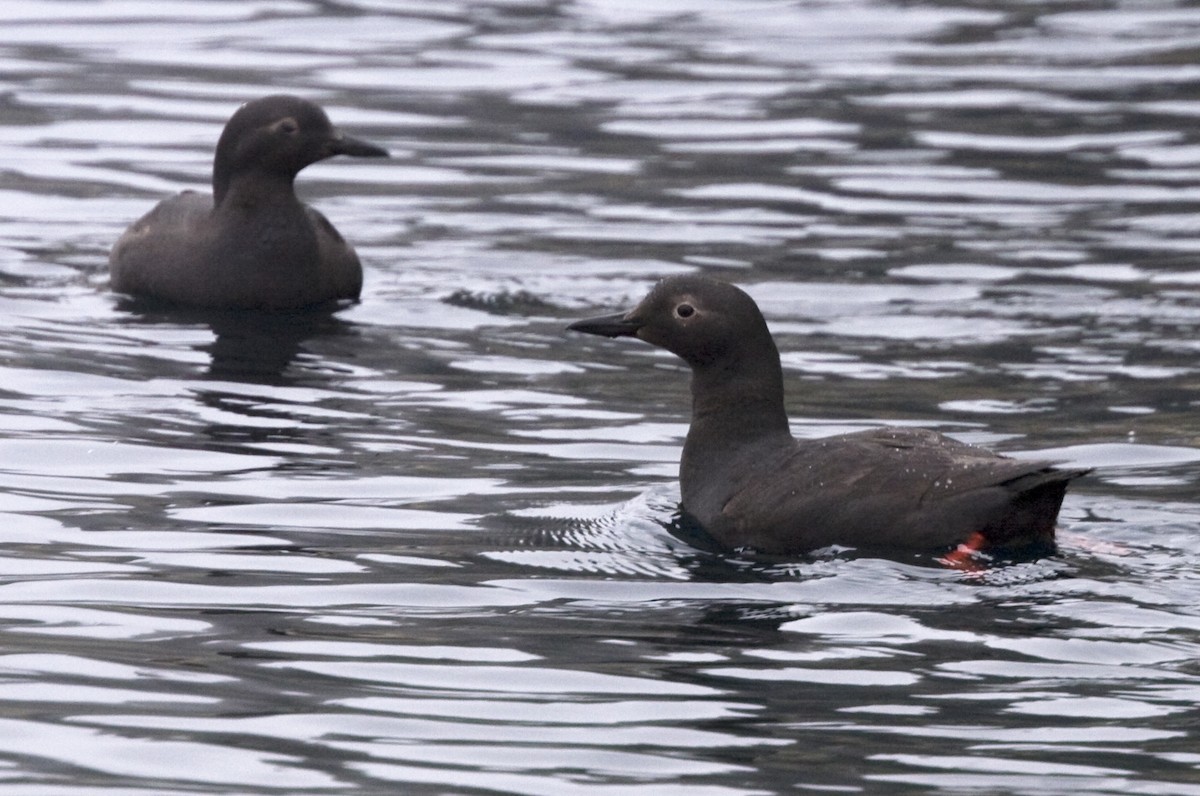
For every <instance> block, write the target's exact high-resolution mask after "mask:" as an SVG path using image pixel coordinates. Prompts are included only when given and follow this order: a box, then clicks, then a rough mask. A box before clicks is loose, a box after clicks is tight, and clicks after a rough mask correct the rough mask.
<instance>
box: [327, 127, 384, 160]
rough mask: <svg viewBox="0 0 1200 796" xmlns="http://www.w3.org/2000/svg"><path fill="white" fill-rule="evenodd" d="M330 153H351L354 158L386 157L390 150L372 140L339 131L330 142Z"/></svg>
mask: <svg viewBox="0 0 1200 796" xmlns="http://www.w3.org/2000/svg"><path fill="white" fill-rule="evenodd" d="M329 155H330V156H331V157H332V156H333V155H349V156H350V157H353V158H386V157H387V156H388V151H387V150H386V149H384V148H383V147H381V146H376V145H375V144H372V143H371V142H370V141H364V140H362V139H361V138H351V137H350V136H348V135H346V134H344V133H341V132H338V133H337V134H336V135H335V136H334V137H333V140H331V141H330V142H329Z"/></svg>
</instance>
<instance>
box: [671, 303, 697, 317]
mask: <svg viewBox="0 0 1200 796" xmlns="http://www.w3.org/2000/svg"><path fill="white" fill-rule="evenodd" d="M675 314H676V315H678V316H679V317H680V318H690V317H692V316H693V315H695V314H696V308H695V307H693V306H692V305H691V304H680V305H679V306H678V307H676V308H675Z"/></svg>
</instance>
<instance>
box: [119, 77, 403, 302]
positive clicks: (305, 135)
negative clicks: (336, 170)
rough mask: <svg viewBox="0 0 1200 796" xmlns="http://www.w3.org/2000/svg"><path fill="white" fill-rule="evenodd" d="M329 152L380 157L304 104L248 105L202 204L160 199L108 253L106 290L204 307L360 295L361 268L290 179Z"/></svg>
mask: <svg viewBox="0 0 1200 796" xmlns="http://www.w3.org/2000/svg"><path fill="white" fill-rule="evenodd" d="M334 155H352V156H355V157H385V156H387V150H385V149H383V148H381V147H378V146H376V145H374V144H371V143H368V142H366V141H361V140H358V139H355V138H351V137H349V136H347V135H344V134H343V133H342V132H341V131H339V130H338V129H337V128H336V127H334V126H333V125H332V124H331V123H330V121H329V117H328V116H326V115H325V112H324V111H323V110H321V108H320V107H319V106H317V105H315V104H313V103H312V102H309V101H307V100H304V99H301V98H299V97H292V96H287V95H273V96H269V97H263V98H262V99H258V100H254V101H253V102H248V103H246V104H245V105H243V106H242V107H240V108H238V110H237V112H236V113H234V114H233V117H232V118H230V120H229V122H228V124H226V125H225V130H224V131H223V132H222V133H221V138H220V140H219V141H218V142H217V152H216V157H215V158H214V160H213V177H212V185H213V193H212V196H208V195H207V194H202V193H198V192H196V191H184V192H183V193H181V194H178V195H176V196H173V197H171V198H170V199H166V200H164V201H162V202H160V203H159V204H158V205H157V206H156V207H155V208H154V209H152V210H151V211H150V212H149V213H147V214H146V215H145V216H143V217H142V218H141V219H139V220H138V221H136V222H134V224H133V225H132V226H130V227H129V229H127V230H126V231H125V233H124V234H123V235H121V238H120V239H119V240H118V241H117V243H116V245H115V246H113V249H112V252H111V253H110V255H109V271H110V273H111V277H112V279H111V286H112V289H113V290H114V291H115V292H118V293H127V294H130V295H133V296H138V297H142V298H149V299H155V300H159V301H163V302H167V303H170V304H177V305H182V306H188V307H200V308H212V309H268V310H285V309H295V308H300V307H308V306H312V305H317V304H322V303H325V302H330V301H334V300H337V299H355V298H358V294H359V291H360V290H361V288H362V266H361V265H360V264H359V261H358V255H357V254H355V252H354V248H353V247H352V246H351V245H350V244H349V243H347V242H346V241H345V240H344V239H343V238H342V236H341V235H340V234H338V231H337V230H336V229H334V227H333V225H332V224H330V223H329V220H328V219H326V218H325V216H323V215H321V214H320V213H319V212H317V211H316V210H314V209H313V208H311V207H309V206H308V205H306V204H304V203H302V202H301V201H300V200H299V199H297V198H296V193H295V190H294V186H293V183H294V181H295V178H296V174H297V173H298V172H299V171H300V170H301V169H303V168H304V167H305V166H308V165H310V164H312V163H316V162H317V161H319V160H324V159H325V158H328V157H332V156H334Z"/></svg>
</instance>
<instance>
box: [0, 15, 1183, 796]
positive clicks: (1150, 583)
mask: <svg viewBox="0 0 1200 796" xmlns="http://www.w3.org/2000/svg"><path fill="white" fill-rule="evenodd" d="M1198 54H1200V8H1198V7H1196V6H1194V5H1191V4H1187V3H1170V2H1155V1H1153V0H1148V1H1147V2H1129V3H1120V2H1106V3H1101V2H1088V1H1086V0H1084V1H1081V2H1032V1H1031V2H1011V3H999V2H975V3H967V2H960V3H954V2H923V3H921V2H914V3H907V2H906V3H889V2H883V0H862V1H861V2H858V1H856V0H847V1H846V2H834V3H820V2H778V1H776V0H665V1H661V0H655V2H642V1H641V0H574V1H564V2H525V1H524V0H499V1H497V2H491V3H474V2H458V3H455V2H447V1H446V0H438V2H428V1H427V0H411V2H384V1H383V0H348V2H337V3H334V2H329V3H324V2H303V1H301V0H248V1H247V0H236V2H234V0H215V1H213V2H203V3H201V2H192V3H188V2H174V3H172V2H170V1H169V0H153V2H149V1H147V2H141V1H140V0H128V1H123V0H112V1H111V2H91V1H90V0H56V2H52V3H47V2H6V3H4V4H2V5H0V380H2V381H0V496H2V497H0V622H2V624H0V627H2V629H3V634H2V635H0V792H3V793H4V794H5V795H6V796H8V795H9V794H17V796H28V795H31V794H66V793H69V794H89V795H90V794H114V795H115V794H121V795H122V796H126V795H127V794H217V793H222V794H225V793H228V794H234V793H236V794H278V793H287V794H325V793H356V794H376V793H378V794H391V793H415V794H489V793H503V794H539V795H540V794H564V793H571V794H574V793H581V794H605V795H606V796H608V795H609V794H639V795H640V794H668V795H669V794H685V793H686V794H688V796H742V795H745V796H749V795H750V794H783V793H798V792H819V793H828V792H832V793H947V794H950V793H953V794H963V793H967V794H1059V793H1063V794H1065V793H1123V794H1128V793H1139V794H1200V743H1198V739H1200V715H1198V709H1197V703H1198V702H1200V663H1198V660H1200V659H1198V652H1200V605H1198V603H1200V600H1198V597H1197V596H1198V594H1200V555H1198V554H1197V552H1196V551H1197V547H1198V541H1200V539H1198V537H1200V498H1198V496H1197V489H1196V484H1197V482H1198V481H1200V440H1198V438H1197V431H1196V426H1195V422H1194V421H1195V417H1196V410H1197V402H1198V401H1200V368H1198V367H1197V358H1198V355H1200V342H1198V340H1200V337H1198V335H1197V330H1198V328H1200V292H1198V288H1200V232H1198V229H1200V132H1197V122H1198V120H1200V61H1198ZM277 91H289V92H294V93H299V94H302V95H304V96H306V97H309V98H312V99H314V100H317V101H319V102H321V103H322V104H323V105H324V106H325V107H326V108H327V110H328V112H329V114H330V116H331V117H332V118H333V120H334V121H335V122H336V123H338V124H340V125H341V126H343V127H344V128H346V129H347V130H348V131H349V132H351V133H352V134H354V135H359V136H362V137H365V138H369V139H372V140H375V141H378V142H379V143H381V144H383V145H386V146H387V147H388V148H389V149H390V150H391V151H392V153H393V157H392V158H391V159H390V160H387V161H369V162H368V161H351V160H346V159H342V160H335V161H329V162H326V163H322V164H319V165H317V166H314V167H312V168H310V169H308V170H307V171H306V172H304V174H302V175H301V179H300V181H299V188H300V191H301V193H302V194H303V196H304V197H305V198H306V199H307V200H309V201H311V202H313V203H314V204H316V205H317V206H318V207H319V208H320V209H322V210H323V211H324V212H325V213H326V214H327V215H328V216H329V217H330V218H331V219H332V220H333V221H334V223H335V224H337V225H338V227H339V228H340V229H341V231H342V232H343V233H344V234H345V236H346V237H347V238H348V239H350V240H351V241H353V242H354V243H355V244H356V246H357V247H358V249H359V253H360V255H361V256H362V258H363V261H364V266H365V270H366V288H365V290H364V294H363V299H362V302H361V303H360V304H357V305H355V306H353V307H350V308H348V309H345V310H344V311H341V312H339V313H337V314H336V315H332V316H328V315H326V316H311V317H303V316H294V317H279V318H249V319H247V318H239V317H225V318H211V317H209V318H202V317H188V316H186V315H180V314H147V313H145V312H143V311H140V310H137V309H136V308H130V307H128V306H126V305H124V304H122V302H120V301H119V300H117V299H116V298H115V297H114V296H112V295H111V294H110V293H108V291H107V289H106V285H107V269H106V257H107V252H108V248H109V247H110V246H111V244H112V243H113V241H114V240H115V239H116V238H117V236H118V235H119V234H120V232H121V230H122V229H124V227H125V226H126V225H127V224H128V223H129V222H131V221H132V220H133V219H135V218H137V217H138V216H140V215H141V214H142V213H144V212H145V211H146V210H148V209H149V208H150V207H151V206H152V205H153V203H154V202H156V201H157V200H158V199H160V198H162V197H164V196H166V195H168V194H170V193H172V192H175V191H178V190H181V189H183V188H203V187H204V186H205V185H206V183H207V180H208V174H209V168H210V162H211V156H212V150H213V147H214V144H215V141H216V138H217V136H218V134H219V133H220V130H221V127H222V125H223V124H224V122H225V120H226V119H227V118H228V117H229V115H230V114H231V113H232V111H233V110H234V109H235V108H236V107H237V105H238V104H240V103H241V102H243V101H245V100H247V99H251V98H254V97H256V96H260V95H264V94H267V93H272V92H277ZM680 272H701V273H707V274H711V275H715V276H718V277H721V278H726V279H729V280H732V281H735V282H737V283H738V284H740V285H742V286H744V287H745V288H746V289H747V290H748V291H749V292H750V293H751V294H752V295H754V296H755V297H756V298H757V299H758V300H759V301H760V303H761V304H762V306H763V309H764V311H765V313H766V315H767V317H768V321H769V323H770V325H771V327H772V329H773V331H774V332H775V334H776V337H777V339H778V341H779V344H780V348H781V350H782V351H783V358H784V365H785V376H786V381H787V387H788V408H789V411H790V414H791V416H792V418H793V421H794V431H795V433H796V434H797V435H802V436H819V435H823V434H829V433H834V432H838V431H845V430H851V429H858V428H866V427H870V426H874V425H878V424H882V423H895V424H915V425H920V426H925V427H930V428H935V429H938V430H941V431H943V432H946V433H950V434H953V435H955V436H957V437H959V438H961V439H965V440H967V441H970V442H977V443H982V444H986V445H988V446H991V447H994V448H996V449H998V450H1003V451H1005V452H1010V453H1013V454H1014V455H1031V456H1050V457H1054V458H1057V459H1061V460H1063V461H1064V462H1067V463H1070V464H1073V465H1077V466H1088V467H1095V468H1097V470H1096V472H1095V474H1094V475H1092V476H1089V477H1088V478H1087V479H1085V480H1084V481H1081V482H1078V484H1077V486H1076V487H1075V488H1074V489H1073V491H1072V492H1071V493H1070V494H1069V496H1068V498H1067V501H1066V504H1065V505H1064V508H1063V512H1062V516H1061V522H1062V534H1061V539H1062V543H1061V548H1060V550H1059V551H1058V553H1057V554H1056V555H1054V556H1050V557H1045V558H1040V559H1036V560H1026V561H1012V562H996V563H995V564H994V565H993V566H991V567H988V568H985V569H982V570H979V571H975V572H958V571H952V570H948V569H946V568H944V567H941V566H938V564H937V562H936V561H934V560H933V559H932V557H923V556H914V557H912V558H911V559H908V560H883V559H876V558H867V557H862V556H856V555H854V554H853V553H850V552H828V553H824V554H820V555H814V556H811V557H807V558H802V559H798V560H795V561H783V562H779V561H763V560H758V559H754V558H747V557H738V556H732V557H726V558H722V557H719V556H715V555H712V554H710V553H706V552H703V551H701V550H698V549H695V548H694V547H692V546H691V545H689V544H688V543H687V542H686V541H684V540H681V539H679V538H677V537H676V536H675V535H673V534H672V532H671V529H670V525H671V521H672V517H673V515H674V512H675V510H676V508H677V501H678V484H677V480H676V463H677V460H678V456H679V450H680V445H681V441H682V436H683V434H684V431H685V429H686V424H687V418H688V398H687V378H686V374H685V373H684V372H683V370H682V369H681V367H680V366H679V365H678V364H677V363H676V362H675V361H674V360H673V359H672V358H671V357H670V356H669V355H667V354H665V353H662V352H658V351H655V350H653V349H651V348H650V347H648V346H643V345H640V344H638V343H636V342H635V341H627V340H626V341H607V340H601V339H594V338H585V337H583V336H580V335H568V334H566V333H564V326H565V325H566V323H568V322H569V321H570V320H571V319H574V318H577V317H581V316H584V315H589V314H596V313H600V312H612V311H616V310H617V309H620V308H623V307H625V306H628V305H629V304H630V303H631V302H633V301H635V300H636V299H637V298H639V297H640V296H641V295H642V294H644V292H645V291H646V289H647V288H648V287H649V285H650V284H652V283H653V281H654V280H655V279H657V278H658V277H660V276H662V275H665V274H671V273H680Z"/></svg>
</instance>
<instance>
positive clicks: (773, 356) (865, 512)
mask: <svg viewBox="0 0 1200 796" xmlns="http://www.w3.org/2000/svg"><path fill="white" fill-rule="evenodd" d="M568 328H569V329H572V330H574V331H578V332H586V333H589V334H596V335H603V336H605V337H637V338H639V339H641V340H644V341H646V342H647V343H651V344H653V345H656V346H659V347H661V348H665V349H666V350H668V351H670V352H672V353H673V354H676V355H677V356H679V357H680V358H682V359H683V360H684V362H686V363H687V364H688V365H690V366H691V369H692V421H691V426H690V427H689V429H688V433H687V440H686V442H685V443H684V447H683V458H682V461H681V462H680V470H679V480H680V488H681V492H682V498H683V499H682V510H683V513H684V515H685V516H687V517H689V518H691V519H692V520H694V521H695V522H697V523H699V525H700V526H701V527H702V528H703V529H704V530H705V531H706V532H707V533H708V534H709V535H710V536H711V537H712V538H713V539H715V540H716V541H717V542H719V543H720V544H721V545H723V546H724V547H726V548H729V549H737V548H753V549H755V550H758V551H760V552H764V553H772V554H787V553H799V552H806V551H811V550H814V549H817V548H822V547H827V546H831V545H841V546H848V547H855V548H908V549H916V548H921V549H928V550H935V549H938V548H947V547H950V548H953V547H955V546H957V545H962V544H964V543H969V544H972V545H974V547H975V548H979V547H1001V548H1019V547H1024V546H1027V545H1031V544H1053V540H1054V530H1055V521H1056V519H1057V517H1058V511H1059V508H1060V507H1061V505H1062V500H1063V495H1064V493H1065V492H1066V488H1067V484H1068V482H1069V481H1071V479H1073V478H1077V477H1078V476H1080V475H1083V474H1084V473H1086V472H1088V471H1087V470H1078V469H1060V468H1057V467H1055V466H1053V464H1052V463H1050V462H1046V461H1027V460H1017V459H1012V458H1009V457H1005V456H1001V455H998V454H995V453H992V452H991V451H988V450H985V449H983V448H979V447H976V446H974V445H967V444H965V443H962V442H958V441H956V440H953V439H951V438H949V437H946V436H944V435H942V434H938V433H936V432H933V431H929V430H925V429H913V428H880V429H873V430H869V431H862V432H857V433H853V434H841V435H838V436H832V437H825V438H823V439H811V440H810V439H795V438H794V437H792V434H791V431H790V429H789V427H788V418H787V414H786V412H785V411H784V403H783V371H782V368H781V366H780V362H779V352H778V350H777V349H776V347H775V341H774V339H773V338H772V337H771V333H770V331H769V330H768V329H767V324H766V321H765V320H764V319H763V316H762V313H761V312H760V311H759V309H758V306H757V305H756V304H755V303H754V300H753V299H752V298H750V296H748V295H747V294H746V293H744V292H743V291H742V290H740V289H738V288H737V287H734V286H733V285H730V284H728V283H725V282H720V281H716V280H713V279H708V278H704V277H698V276H676V277H668V278H667V279H664V280H662V281H661V282H659V283H658V285H657V286H656V287H655V288H654V289H653V290H652V291H651V292H650V294H649V295H648V296H647V297H646V298H645V299H644V300H643V301H642V302H641V303H640V304H638V305H637V307H635V308H634V309H633V310H631V311H629V312H626V313H618V314H616V315H606V316H603V317H599V318H589V319H586V320H581V321H577V322H575V323H573V324H571V325H570V326H569V327H568Z"/></svg>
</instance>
